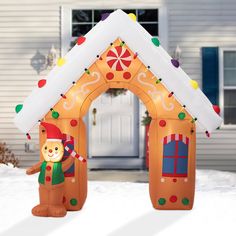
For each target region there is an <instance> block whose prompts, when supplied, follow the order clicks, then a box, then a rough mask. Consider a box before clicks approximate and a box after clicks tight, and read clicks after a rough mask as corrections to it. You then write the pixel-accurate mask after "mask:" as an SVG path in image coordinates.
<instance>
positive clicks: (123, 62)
mask: <svg viewBox="0 0 236 236" xmlns="http://www.w3.org/2000/svg"><path fill="white" fill-rule="evenodd" d="M131 61H132V57H131V54H130V52H129V50H128V49H127V48H125V47H121V46H116V47H114V48H111V49H110V50H109V51H108V53H107V57H106V62H107V64H108V66H109V67H110V68H111V69H112V70H114V71H123V70H126V69H127V68H128V67H129V66H130V64H131Z"/></svg>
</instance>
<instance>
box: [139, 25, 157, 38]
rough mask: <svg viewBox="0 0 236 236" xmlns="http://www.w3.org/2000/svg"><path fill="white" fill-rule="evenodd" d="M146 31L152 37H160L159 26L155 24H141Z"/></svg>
mask: <svg viewBox="0 0 236 236" xmlns="http://www.w3.org/2000/svg"><path fill="white" fill-rule="evenodd" d="M141 25H142V26H143V27H144V29H145V30H147V32H148V33H149V34H151V35H152V36H158V24H157V23H153V24H141Z"/></svg>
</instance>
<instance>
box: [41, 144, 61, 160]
mask: <svg viewBox="0 0 236 236" xmlns="http://www.w3.org/2000/svg"><path fill="white" fill-rule="evenodd" d="M41 151H42V154H43V157H44V160H45V161H51V162H59V161H60V160H61V159H62V157H63V155H64V146H63V144H62V143H61V142H57V141H46V142H45V143H44V145H43V147H42V150H41Z"/></svg>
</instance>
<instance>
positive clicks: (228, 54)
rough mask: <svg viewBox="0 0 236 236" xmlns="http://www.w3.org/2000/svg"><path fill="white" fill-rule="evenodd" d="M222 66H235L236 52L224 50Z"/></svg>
mask: <svg viewBox="0 0 236 236" xmlns="http://www.w3.org/2000/svg"><path fill="white" fill-rule="evenodd" d="M224 68H236V52H235V51H225V52H224Z"/></svg>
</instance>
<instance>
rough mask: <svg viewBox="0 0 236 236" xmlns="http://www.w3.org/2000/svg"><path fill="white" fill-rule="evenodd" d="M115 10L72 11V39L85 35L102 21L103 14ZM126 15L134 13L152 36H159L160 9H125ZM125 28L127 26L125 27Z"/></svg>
mask: <svg viewBox="0 0 236 236" xmlns="http://www.w3.org/2000/svg"><path fill="white" fill-rule="evenodd" d="M113 11H114V9H102V10H101V9H100V10H93V9H90V10H82V9H73V10H72V21H71V22H72V26H71V27H72V30H71V32H72V35H71V36H72V37H78V36H81V35H85V34H86V33H87V32H88V31H90V30H91V29H92V27H93V26H95V25H96V24H97V23H98V22H99V21H100V20H101V15H102V14H103V13H110V12H113ZM123 11H124V12H126V13H134V14H135V15H136V16H137V21H138V22H139V23H140V24H141V25H142V26H143V27H144V28H145V29H146V30H147V31H148V32H149V33H150V34H151V35H152V36H158V9H123ZM124 27H125V26H124Z"/></svg>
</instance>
